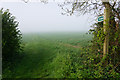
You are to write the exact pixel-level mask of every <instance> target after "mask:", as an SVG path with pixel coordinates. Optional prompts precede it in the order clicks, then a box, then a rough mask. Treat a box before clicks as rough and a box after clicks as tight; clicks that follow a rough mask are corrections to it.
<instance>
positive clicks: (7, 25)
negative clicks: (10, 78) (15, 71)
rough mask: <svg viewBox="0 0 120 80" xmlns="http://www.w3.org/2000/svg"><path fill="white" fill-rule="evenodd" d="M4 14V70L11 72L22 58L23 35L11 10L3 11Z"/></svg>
mask: <svg viewBox="0 0 120 80" xmlns="http://www.w3.org/2000/svg"><path fill="white" fill-rule="evenodd" d="M0 12H1V13H2V61H3V62H2V69H3V74H4V71H5V70H6V69H8V70H11V66H12V67H13V66H15V64H16V62H17V60H18V58H21V57H20V56H21V51H22V47H21V38H22V37H21V33H20V30H19V29H18V22H17V21H16V20H15V17H14V16H12V14H11V13H10V12H9V10H5V11H4V10H3V9H1V10H0Z"/></svg>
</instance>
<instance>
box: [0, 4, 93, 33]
mask: <svg viewBox="0 0 120 80" xmlns="http://www.w3.org/2000/svg"><path fill="white" fill-rule="evenodd" d="M2 7H3V8H4V9H9V10H10V13H12V14H13V15H14V16H15V17H16V20H17V21H18V22H19V26H18V27H19V29H20V30H21V32H23V33H28V32H61V31H64V32H80V31H88V30H89V29H90V25H91V24H90V18H89V17H90V16H91V15H84V16H83V15H81V16H75V15H73V16H67V15H62V14H61V13H62V12H64V11H63V10H62V9H61V8H60V7H59V6H58V5H57V3H53V2H50V3H48V4H43V3H40V2H38V3H35V2H34V3H27V4H26V3H24V2H23V3H22V2H3V3H2Z"/></svg>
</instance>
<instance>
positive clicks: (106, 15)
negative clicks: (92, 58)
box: [103, 4, 110, 57]
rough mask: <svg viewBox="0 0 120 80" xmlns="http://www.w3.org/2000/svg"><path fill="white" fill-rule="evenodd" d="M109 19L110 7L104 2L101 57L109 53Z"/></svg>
mask: <svg viewBox="0 0 120 80" xmlns="http://www.w3.org/2000/svg"><path fill="white" fill-rule="evenodd" d="M109 20H110V7H109V5H108V4H105V9H104V23H103V28H104V33H105V35H106V36H105V40H104V45H103V57H105V56H106V55H107V54H108V53H109V48H108V47H109Z"/></svg>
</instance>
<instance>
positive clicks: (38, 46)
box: [4, 32, 92, 78]
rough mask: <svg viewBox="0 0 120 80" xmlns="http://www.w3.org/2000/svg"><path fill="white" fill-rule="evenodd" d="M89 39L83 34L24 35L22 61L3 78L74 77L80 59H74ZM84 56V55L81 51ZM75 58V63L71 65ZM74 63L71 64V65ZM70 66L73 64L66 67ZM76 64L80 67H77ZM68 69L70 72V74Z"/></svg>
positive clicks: (90, 36)
mask: <svg viewBox="0 0 120 80" xmlns="http://www.w3.org/2000/svg"><path fill="white" fill-rule="evenodd" d="M91 39H92V35H88V34H85V32H81V33H80V32H74V33H73V32H71V33H70V32H66V33H29V34H28V33H26V34H23V46H24V48H23V49H24V57H23V59H21V61H20V62H18V63H17V65H16V66H15V67H14V69H13V71H12V72H9V71H7V70H6V72H5V74H4V77H15V78H64V77H66V76H69V75H70V76H71V77H76V76H79V75H80V74H77V73H75V72H74V73H75V74H72V75H71V74H69V73H73V72H70V71H74V70H73V69H77V66H78V64H79V63H80V64H81V65H82V62H80V61H83V60H82V57H77V58H80V59H79V63H77V61H76V60H78V59H76V57H74V55H76V54H78V55H79V54H81V53H83V52H82V51H83V50H82V48H83V47H87V46H88V45H90V42H89V41H90V40H91ZM84 52H85V51H84ZM70 55H72V58H74V60H75V61H72V60H73V59H71V56H70ZM71 62H73V63H71ZM69 64H75V65H76V66H75V65H74V66H71V67H70V66H69ZM80 64H79V65H80ZM70 69H71V70H70Z"/></svg>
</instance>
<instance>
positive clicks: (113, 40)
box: [89, 16, 120, 78]
mask: <svg viewBox="0 0 120 80" xmlns="http://www.w3.org/2000/svg"><path fill="white" fill-rule="evenodd" d="M92 27H93V29H92V30H90V31H89V33H92V34H93V35H94V37H93V40H92V43H93V44H92V46H91V49H92V53H94V54H93V55H96V56H99V57H101V59H100V62H99V63H97V66H96V67H100V68H98V70H96V71H98V73H97V72H96V74H99V75H101V77H104V78H107V77H114V78H115V77H118V75H119V72H120V68H119V67H120V63H119V62H120V59H119V57H120V53H119V52H120V29H119V28H117V26H116V22H115V19H114V17H113V16H111V19H110V25H109V54H108V55H106V56H105V57H104V58H103V57H102V55H103V43H104V39H105V36H106V33H104V32H103V31H104V30H103V22H101V23H96V24H94V25H93V26H92ZM106 61H108V65H107V66H104V67H102V66H103V65H104V63H106ZM111 65H112V67H111ZM116 65H117V67H115V66H116ZM109 67H111V70H109V69H108V68H109ZM100 70H101V71H100ZM111 72H113V73H111Z"/></svg>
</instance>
